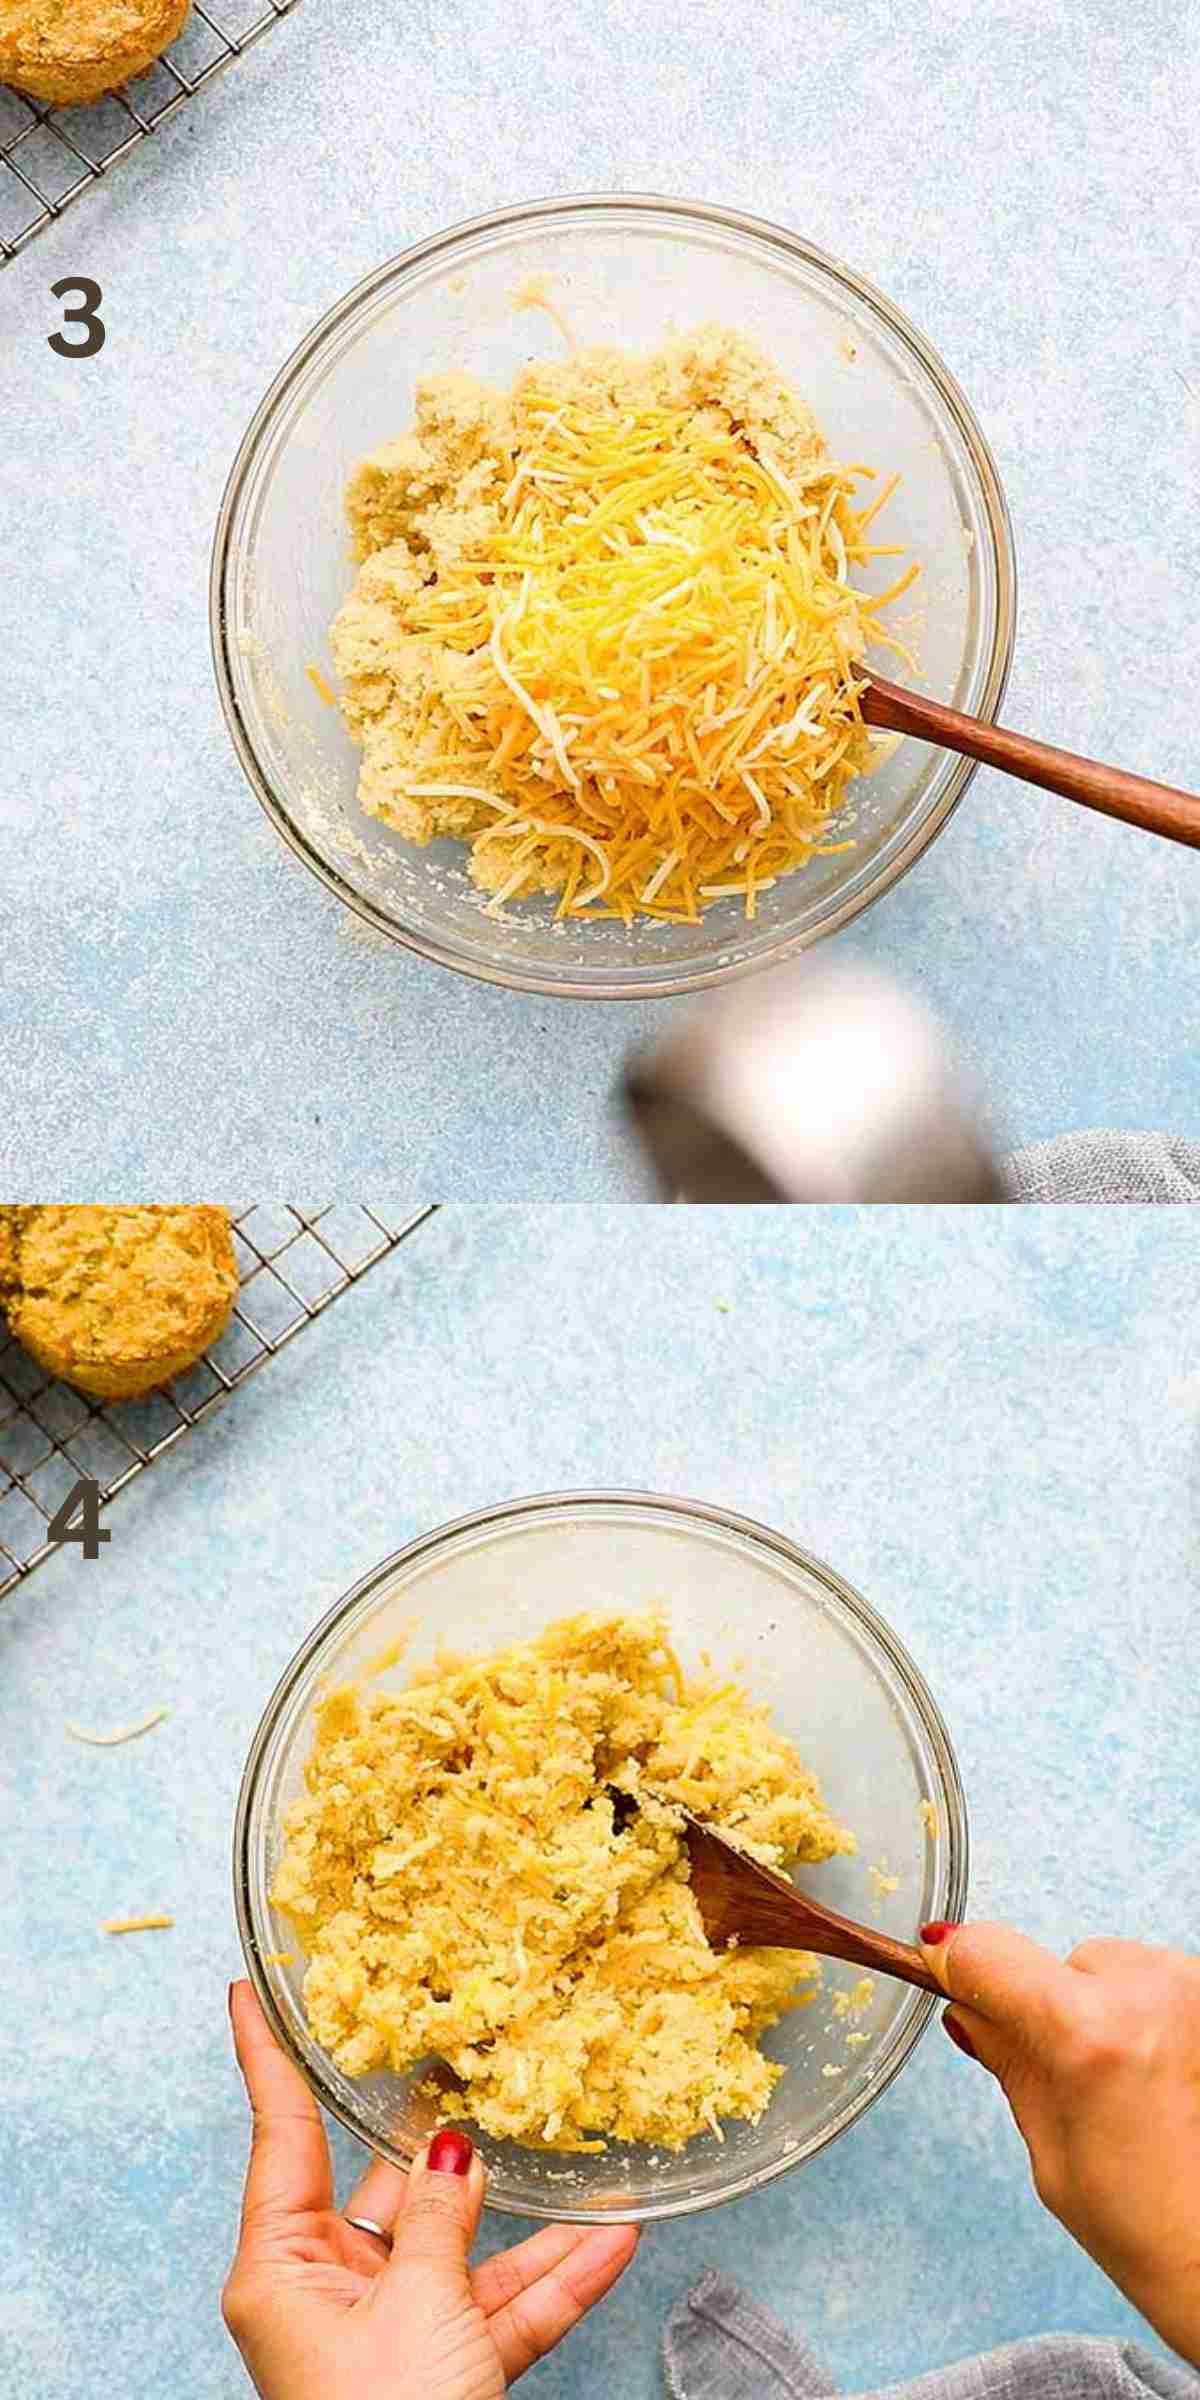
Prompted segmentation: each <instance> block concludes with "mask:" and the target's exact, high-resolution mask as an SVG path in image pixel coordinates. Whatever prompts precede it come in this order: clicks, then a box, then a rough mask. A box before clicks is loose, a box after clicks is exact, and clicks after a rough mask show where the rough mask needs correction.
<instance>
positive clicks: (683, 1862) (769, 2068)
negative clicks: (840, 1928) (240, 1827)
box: [271, 1612, 854, 2152]
mask: <svg viewBox="0 0 1200 2400" xmlns="http://www.w3.org/2000/svg"><path fill="white" fill-rule="evenodd" d="M614 1795H617V1797H614ZM621 1795H628V1796H629V1797H630V1798H631V1799H635V1800H636V1807H633V1808H623V1807H621V1806H620V1805H619V1798H620V1796H621ZM681 1803H682V1804H684V1805H686V1806H687V1807H688V1808H689V1809H691V1810H692V1811H693V1812H694V1813H695V1814H696V1815H698V1816H700V1817H704V1818H707V1819H708V1820H710V1821H711V1822H713V1823H716V1824H719V1825H720V1826H721V1828H722V1830H724V1831H726V1832H729V1833H731V1834H733V1835H734V1836H735V1837H736V1839H737V1840H738V1842H739V1843H740V1844H741V1846H742V1847H743V1848H744V1849H747V1850H749V1851H751V1852H752V1853H753V1854H754V1855H755V1856H757V1857H759V1858H762V1859H763V1860H764V1861H765V1862H766V1863H767V1864H770V1865H776V1866H778V1865H781V1864H784V1863H786V1862H787V1861H789V1860H791V1859H794V1858H805V1859H810V1860H819V1859H824V1858H828V1857H830V1856H832V1855H833V1854H834V1853H835V1852H837V1851H842V1850H851V1849H853V1846H854V1844H853V1837H852V1835H850V1834H848V1833H846V1832H844V1831H843V1830H842V1829H841V1828H840V1827H839V1826H837V1825H835V1824H834V1822H833V1820H832V1819H831V1817H830V1816H829V1814H828V1812H827V1811H826V1809H825V1806H824V1803H823V1801H822V1799H821V1795H820V1792H819V1790H818V1788H817V1784H816V1782H815V1780H814V1778H813V1777H812V1776H811V1775H810V1774H809V1773H808V1772H807V1770H806V1769H805V1767H804V1766H803V1764H802V1762H801V1760H800V1759H799V1758H798V1757H797V1755H796V1752H795V1750H794V1749H793V1748H792V1747H791V1745H790V1743H788V1742H787V1741H785V1740H784V1738H783V1736H782V1735H781V1734H779V1733H777V1732H776V1731H775V1730H774V1729H773V1728H772V1727H771V1726H770V1724H769V1723H768V1721H767V1715H766V1711H765V1709H762V1708H759V1707H755V1706H753V1705H752V1703H751V1702H750V1701H749V1700H748V1699H747V1696H746V1694H745V1692H744V1691H743V1690H742V1688H741V1687H740V1686H739V1685H738V1684H736V1683H733V1682H730V1681H729V1680H727V1679H717V1678H715V1677H701V1678H692V1677H689V1676H686V1675H685V1674H684V1673H683V1671H682V1669H681V1667H680V1663H679V1660H678V1659H677V1658H676V1656H675V1653H674V1651H673V1649H672V1647H671V1644H670V1641H669V1639H668V1635H667V1629H666V1626H665V1623H664V1621H663V1618H662V1616H661V1615H660V1614H658V1613H657V1612H649V1613H647V1614H645V1615H638V1616H619V1615H613V1616H578V1617H570V1618H565V1619H563V1620H561V1621H560V1622H559V1623H557V1624H554V1625H551V1626H550V1627H548V1628H547V1630H546V1631H545V1632H544V1633H543V1634H542V1635H541V1636H540V1637H539V1638H538V1639H537V1640H536V1641H531V1642H523V1643H515V1644H513V1645H512V1646H511V1647H510V1648H508V1649H505V1650H501V1651H498V1652H496V1653H495V1654H493V1655H491V1656H489V1657H486V1658H476V1659H463V1658H451V1657H443V1658H442V1659H440V1660H439V1661H438V1662H437V1664H436V1665H435V1666H434V1667H433V1668H432V1669H426V1670H425V1671H424V1673H423V1674H421V1675H418V1676H417V1677H415V1678H414V1679H413V1680H412V1681H411V1682H410V1683H409V1684H408V1685H407V1686H406V1687H405V1688H404V1689H403V1690H401V1691H396V1692H386V1691H382V1690H380V1689H379V1687H378V1686H377V1685H374V1684H371V1683H366V1684H361V1685H356V1686H343V1687H342V1688H340V1689H338V1690H335V1691H332V1692H329V1693H328V1694H327V1695H326V1696H325V1697H324V1699H323V1700H322V1701H321V1703H320V1705H319V1707H318V1711H317V1721H316V1731H315V1740H314V1746H313V1750H312V1754H311V1757H310V1759H309V1761H308V1765H307V1769H306V1791H305V1794H304V1796H303V1797H302V1798H301V1799H300V1800H299V1801H297V1802H296V1803H295V1804H294V1805H293V1806H292V1808H291V1809H290V1810H289V1811H288V1814H287V1817H286V1820H285V1825H284V1833H285V1842H284V1847H283V1854H282V1857H281V1859H280V1863H279V1867H278V1870H277V1872H276V1876H275V1880H274V1884H273V1886H272V1891H271V1898H272V1901H273V1903H274V1905H275V1907H276V1908H277V1909H278V1910H280V1911H281V1913H282V1914H283V1915H284V1916H285V1917H286V1918H287V1919H288V1921H289V1923H290V1924H291V1925H292V1926H294V1928H295V1931H296V1934H297V1936H298V1939H299V1942H300V1944H301V1946H302V1947H303V1949H304V1951H305V1952H306V1953H307V1965H306V1969H305V1976H304V2007H305V2013H306V2016H307V2019H308V2024H309V2028H310V2030H311V2032H312V2034H313V2036H314V2038H315V2039H316V2040H317V2041H318V2042H320V2043H321V2044H322V2045H323V2047H324V2048H325V2049H327V2050H328V2051H329V2052H330V2053H331V2054H332V2056H333V2057H334V2059H335V2060H336V2061H337V2064H338V2065H339V2067H340V2068H341V2069H342V2071H343V2072H344V2073H345V2074H348V2075H354V2076H358V2075H369V2074H373V2073H376V2072H378V2071H380V2070H387V2069H393V2070H395V2071H397V2072H402V2071H404V2070H405V2069H407V2068H409V2067H412V2066H414V2065H415V2064H416V2063H417V2062H418V2061H420V2060H422V2059H425V2058H433V2059H436V2060H438V2061H440V2062H441V2075H443V2076H444V2079H445V2080H444V2084H443V2083H442V2082H441V2081H440V2080H439V2081H438V2082H437V2083H427V2084H425V2085H423V2086H422V2090H423V2092H425V2093H426V2094H427V2095H428V2096H429V2097H430V2099H431V2100H436V2104H437V2106H438V2108H439V2110H440V2113H441V2114H442V2115H443V2116H450V2117H466V2118H470V2119H472V2120H473V2121H474V2122H476V2123H477V2124H479V2125H481V2126H483V2127H484V2128H485V2129H486V2130H487V2131H488V2132H490V2133H493V2134H495V2135H497V2136H511V2137H513V2138H515V2139H516V2140H518V2141H521V2142H524V2143H527V2144H530V2145H532V2146H533V2147H535V2148H549V2149H554V2150H565V2151H568V2152H570V2151H587V2150H595V2149H598V2148H603V2147H604V2143H605V2141H606V2139H610V2138H613V2137H615V2138H616V2139H618V2140H628V2141H653V2142H658V2143H660V2144H661V2145H662V2146H663V2147H664V2148H666V2149H673V2150H674V2149H679V2148H681V2147H682V2146H683V2144H684V2143H685V2142H687V2141H690V2140H691V2139H692V2138H693V2136H694V2135H696V2134H697V2133H700V2132H702V2131H704V2130H708V2131H711V2132H716V2133H718V2134H719V2130H720V2125H721V2121H722V2120H723V2119H727V2118H731V2117H735V2118H736V2117H741V2118H750V2119H755V2118H757V2117H759V2116H761V2114H762V2111H763V2109H764V2108H765V2107H766V2105H767V2102H768V2100H769V2098H770V2095H771V2092H772V2090H773V2088H774V2085H775V2084H776V2082H777V2081H778V2079H779V2076H780V2074H781V2073H782V2072H783V2070H782V2069H781V2068H780V2067H779V2066H778V2064H775V2063H772V2062H771V2061H770V2060H768V2059H767V2058H766V2057H765V2056H764V2055H763V2053H762V2051H761V2050H760V2049H759V2047H758V2037H759V2035H760V2034H761V2033H762V2032H763V2031H764V2030H765V2028H766V2027H767V2026H769V2025H772V2024H774V2023H775V2022H776V2021H777V2020H778V2019H779V2018H780V2017H781V2016H782V2015H784V2014H785V2013H786V2012H787V2011H789V2010H791V2009H794V2008H798V2007H801V2006H803V2005H804V2004H805V2003H806V2002H807V2001H809V2000H811V1999H812V1997H813V1996H814V1993H815V1990H816V1987H817V1980H818V1975H819V1968H818V1966H817V1962H816V1961H815V1960H814V1959H812V1958H810V1957H808V1956H807V1954H806V1953H804V1952H798V1951H786V1950H754V1949H734V1950H730V1951H722V1952H720V1953H715V1952H714V1951H712V1950H711V1949H710V1948H709V1945H708V1942H707V1940H706V1938H705V1934H704V1929H703V1925H702V1923H701V1920H700V1915H699V1911H698V1909H697V1906H696V1902H695V1899H694V1897H693V1894H692V1890H691V1884H690V1880H689V1872H688V1864H687V1853H686V1849H685V1847H684V1843H683V1839H682V1833H681V1820H680V1817H679V1814H678V1807H679V1804H681Z"/></svg>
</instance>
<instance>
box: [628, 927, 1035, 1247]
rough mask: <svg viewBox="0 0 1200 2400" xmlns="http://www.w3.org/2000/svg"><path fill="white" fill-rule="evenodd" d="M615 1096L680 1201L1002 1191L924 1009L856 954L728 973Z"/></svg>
mask: <svg viewBox="0 0 1200 2400" xmlns="http://www.w3.org/2000/svg"><path fill="white" fill-rule="evenodd" d="M625 1099H626V1103H627V1106H628V1108H629V1110H630V1113H631V1115H632V1117H633V1121H634V1123H635V1125H636V1127H637V1130H638V1132H639V1134H640V1136H641V1139H642V1142H643V1144H644V1145H645V1148H646V1150H647V1151H648V1153H649V1156H650V1158H651V1160H652V1162H653V1165H654V1168H655V1171H656V1174H657V1177H658V1181H659V1185H660V1189H661V1192H662V1196H663V1197H664V1198H665V1199H668V1200H676V1201H710V1202H738V1201H780V1200H792V1201H836V1200H850V1201H854V1200H863V1201H872V1200H875V1201H897V1202H930V1201H941V1202H985V1201H1004V1200H1007V1199H1008V1198H1009V1196H1010V1195H1009V1192H1008V1189H1007V1186H1006V1184H1005V1181H1004V1176H1003V1173H1002V1170H1001V1167H1000V1165H999V1162H998V1160H997V1158H996V1156H995V1154H994V1152H993V1150H992V1146H991V1143H990V1141H989V1139H988V1136H987V1133H986V1131H985V1130H984V1127H983V1125H982V1123H981V1121H980V1118H979V1115H978V1112H977V1111H976V1109H975V1107H974V1106H973V1104H972V1101H971V1099H970V1096H969V1094H968V1093H967V1091H966V1089H965V1087H964V1083H963V1080H962V1078H961V1075H960V1073H959V1070H958V1068H957V1066H956V1064H955V1062H954V1060H953V1057H952V1055H951V1053H950V1050H949V1048H948V1046H947V1044H946V1042H945V1040H944V1038H943V1036H942V1034H941V1032H940V1030H939V1028H938V1026H937V1025H936V1023H935V1022H934V1020H933V1018H932V1017H930V1016H929V1015H928V1014H927V1012H926V1011H925V1009H924V1008H922V1007H921V1006H920V1005H919V1003H918V1002H917V1001H915V1000H913V999H910V998H909V996H908V994H907V993H905V992H903V991H901V990H899V989H898V987H897V986H896V985H895V984H893V983H891V982H889V981H887V980H886V979H885V978H884V977H882V976H879V975H875V974H871V973H868V972H867V971H866V970H865V969H863V968H857V967H838V966H826V965H824V964H821V963H817V964H814V963H813V962H811V961H810V960H807V959H801V960H798V961H797V962H796V964H795V965H794V966H790V967H782V968H780V969H778V970H777V971H776V972H775V973H773V974H770V975H764V976H758V977H751V978H749V979H748V980H747V981H746V982H743V983H737V984H733V985H732V986H731V987H730V988H729V990H728V991H727V992H725V993H724V994H722V996H721V997H720V998H719V999H717V1000H711V1001H708V1002H707V1003H706V1004H704V1005H702V1006H701V1007H699V1008H697V1009H696V1010H695V1011H694V1012H693V1013H692V1014H691V1015H690V1016H689V1017H688V1018H687V1019H686V1021H685V1022H684V1024H683V1025H682V1026H681V1027H680V1029H679V1031H678V1032H672V1033H671V1034H669V1035H668V1036H667V1038H666V1040H665V1041H663V1042H661V1043H660V1044H659V1046H658V1047H657V1049H655V1050H653V1051H650V1052H649V1053H648V1054H647V1055H646V1056H645V1057H643V1058H641V1059H638V1060H635V1061H634V1063H633V1065H632V1066H631V1068H630V1069H629V1070H628V1072H627V1074H626V1078H625Z"/></svg>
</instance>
